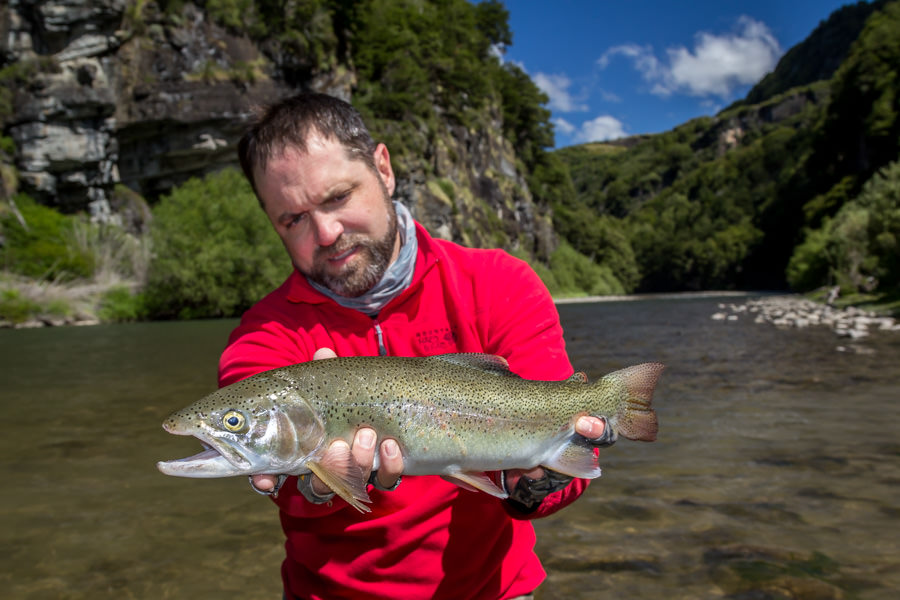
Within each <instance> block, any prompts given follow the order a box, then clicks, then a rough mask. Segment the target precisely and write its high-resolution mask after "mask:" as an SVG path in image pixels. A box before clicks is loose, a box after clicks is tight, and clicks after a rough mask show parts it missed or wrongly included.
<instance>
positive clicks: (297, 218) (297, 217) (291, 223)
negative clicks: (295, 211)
mask: <svg viewBox="0 0 900 600" xmlns="http://www.w3.org/2000/svg"><path fill="white" fill-rule="evenodd" d="M304 219H306V213H300V214H299V215H294V218H292V219H291V220H290V221H288V222H287V224H286V225H285V227H287V228H288V229H290V228H291V227H293V226H294V225H296V224H297V223H299V222H300V221H303V220H304Z"/></svg>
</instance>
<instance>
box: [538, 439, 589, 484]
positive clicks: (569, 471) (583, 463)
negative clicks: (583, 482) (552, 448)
mask: <svg viewBox="0 0 900 600" xmlns="http://www.w3.org/2000/svg"><path fill="white" fill-rule="evenodd" d="M598 454H599V453H598V452H597V451H596V448H594V446H593V445H591V444H590V443H588V442H587V440H585V439H584V438H583V437H581V436H579V435H573V436H572V437H571V438H570V439H569V441H568V442H567V443H566V444H565V445H564V446H562V448H560V450H559V452H557V454H556V456H554V457H553V458H552V459H551V460H549V461H547V462H545V463H544V464H543V465H542V466H544V467H546V468H548V469H553V470H554V471H556V472H557V473H563V474H564V475H568V476H570V477H580V478H582V479H594V478H595V477H600V464H599V461H598V460H597V459H598Z"/></svg>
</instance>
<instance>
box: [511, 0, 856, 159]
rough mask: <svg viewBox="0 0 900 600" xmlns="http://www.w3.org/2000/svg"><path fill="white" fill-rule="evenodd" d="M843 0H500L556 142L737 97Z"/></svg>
mask: <svg viewBox="0 0 900 600" xmlns="http://www.w3.org/2000/svg"><path fill="white" fill-rule="evenodd" d="M845 4H848V1H846V0H843V1H842V0H757V1H755V2H748V1H745V0H740V1H739V0H718V1H712V0H682V1H678V0H671V1H666V0H595V1H590V0H554V1H553V2H549V1H546V2H545V1H541V0H506V2H505V6H506V8H507V10H508V11H509V24H510V29H511V30H512V33H513V43H512V45H511V46H510V47H508V48H507V49H506V53H505V55H504V57H503V60H506V61H512V62H515V63H516V64H518V65H519V66H520V67H522V68H523V69H525V71H526V72H527V73H528V74H529V75H530V76H531V78H532V80H534V81H535V83H537V84H538V86H540V87H541V89H543V90H544V91H545V92H546V93H547V94H548V96H549V97H550V102H549V104H548V108H550V110H551V111H552V112H553V117H552V118H553V122H554V125H555V130H556V146H557V147H563V146H569V145H572V144H579V143H583V142H588V141H599V140H603V139H614V138H617V137H624V136H628V135H634V134H639V133H657V132H660V131H668V130H670V129H672V128H674V127H676V126H677V125H680V124H682V123H684V122H686V121H689V120H690V119H693V118H695V117H699V116H702V115H713V114H715V113H716V112H718V111H719V110H721V109H722V108H725V107H726V106H728V105H729V104H731V103H732V102H733V101H734V100H737V99H739V98H742V97H744V96H745V95H746V94H747V92H748V91H749V90H750V88H751V87H752V86H753V84H754V83H756V82H757V81H759V80H760V79H761V78H762V77H763V76H764V75H765V74H766V73H768V72H770V71H771V70H772V69H774V68H775V65H776V64H777V62H778V59H779V58H781V56H782V55H783V54H784V53H785V52H786V51H787V50H788V49H790V48H791V46H794V45H795V44H797V43H799V42H801V41H803V40H804V39H805V38H806V37H807V36H808V35H809V34H810V33H811V32H812V30H813V29H815V27H816V26H817V25H818V24H819V22H821V21H824V20H826V19H827V18H828V15H830V14H831V13H832V11H834V10H836V9H838V8H840V7H841V6H843V5H845Z"/></svg>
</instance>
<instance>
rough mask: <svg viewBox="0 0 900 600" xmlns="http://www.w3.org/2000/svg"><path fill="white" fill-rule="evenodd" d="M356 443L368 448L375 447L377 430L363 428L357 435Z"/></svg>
mask: <svg viewBox="0 0 900 600" xmlns="http://www.w3.org/2000/svg"><path fill="white" fill-rule="evenodd" d="M356 443H357V444H359V445H360V447H361V448H363V449H365V450H368V449H370V448H374V447H375V432H374V431H372V430H371V429H362V430H360V432H359V433H358V434H357V436H356Z"/></svg>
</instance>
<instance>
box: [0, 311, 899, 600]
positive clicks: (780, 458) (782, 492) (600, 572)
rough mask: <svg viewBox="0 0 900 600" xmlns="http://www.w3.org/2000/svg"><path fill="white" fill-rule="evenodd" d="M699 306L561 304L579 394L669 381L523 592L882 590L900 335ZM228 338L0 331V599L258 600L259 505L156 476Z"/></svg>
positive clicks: (263, 535) (277, 552)
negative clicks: (655, 432) (585, 383)
mask: <svg viewBox="0 0 900 600" xmlns="http://www.w3.org/2000/svg"><path fill="white" fill-rule="evenodd" d="M719 301H720V300H717V299H714V298H713V299H709V298H706V299H696V298H694V299H690V298H684V299H649V300H641V301H630V302H612V303H595V304H572V305H562V306H560V312H561V314H562V318H563V325H564V327H565V329H566V339H567V343H568V348H569V353H570V357H571V359H572V362H573V364H574V365H575V366H576V368H577V369H581V370H584V371H586V372H587V373H588V375H589V376H590V377H591V378H596V377H598V376H600V375H602V374H604V373H606V372H608V371H611V370H614V369H616V368H619V367H623V366H627V365H630V364H634V363H638V362H644V361H651V360H652V361H661V362H664V363H666V365H667V366H668V368H667V370H666V372H665V373H664V374H663V377H662V380H661V381H660V384H659V387H658V388H657V393H656V399H655V406H656V408H657V411H658V413H659V420H660V436H659V440H658V441H657V442H655V443H653V444H644V443H637V442H629V441H627V440H621V441H620V442H619V443H618V444H616V445H615V446H614V447H612V448H610V449H608V450H604V451H603V454H602V463H603V466H604V475H603V477H602V478H600V479H599V480H597V481H595V482H594V483H593V484H592V486H591V487H590V488H589V490H588V492H587V493H586V494H585V495H584V496H583V497H582V498H581V499H579V500H578V502H576V503H575V504H573V505H572V506H570V507H569V508H567V509H566V510H564V511H562V512H560V513H558V514H557V515H554V516H553V517H550V518H548V519H544V520H541V521H538V522H536V523H535V525H536V528H537V530H538V546H537V550H538V553H539V555H540V556H541V557H542V559H543V560H544V563H545V566H546V568H547V571H548V573H549V577H548V579H547V581H546V583H545V584H544V585H543V586H542V587H541V588H540V590H539V591H538V594H537V596H538V598H539V600H549V599H555V598H560V599H564V598H565V599H572V598H584V599H588V598H617V599H631V598H636V599H651V598H652V599H657V598H667V599H671V598H686V599H687V598H733V599H739V600H763V599H773V600H780V599H782V598H785V599H787V598H804V599H806V598H808V599H820V598H825V599H827V598H848V599H852V598H866V599H881V598H884V599H888V598H891V599H893V598H896V597H897V590H900V527H898V523H900V420H898V416H900V404H898V400H900V386H898V375H900V335H898V334H896V333H881V334H879V333H877V332H876V334H875V335H873V336H872V337H871V338H868V339H866V340H864V341H862V342H858V343H853V344H850V343H847V342H845V341H842V340H840V339H838V338H836V337H835V336H834V335H833V334H831V333H830V332H828V331H827V330H825V329H806V330H799V331H798V330H782V329H777V328H775V327H772V326H770V325H761V324H760V325H757V324H753V323H751V322H750V321H749V320H747V319H743V320H740V321H737V322H720V321H712V320H710V315H711V314H712V313H713V312H716V311H717V310H718V309H717V307H716V304H717V303H718V302H719ZM233 326H234V322H233V321H209V322H190V323H147V324H135V325H120V326H100V327H91V328H56V329H42V330H19V331H13V330H4V331H0V364H2V367H0V368H2V387H0V390H2V391H0V406H2V416H3V419H2V421H3V425H4V430H5V431H4V434H3V435H2V436H0V449H2V452H0V480H2V482H3V483H2V484H0V489H2V494H0V548H2V558H0V565H2V569H0V597H3V598H16V599H18V598H35V599H38V598H212V597H216V598H241V599H242V600H243V599H254V598H260V599H274V598H280V589H281V584H280V575H279V567H280V562H281V558H282V552H283V549H282V534H281V531H280V528H279V526H278V523H277V514H276V511H275V508H274V506H273V505H271V503H270V502H269V501H268V500H266V499H264V498H262V497H260V496H257V495H256V494H253V493H252V492H251V491H250V490H249V487H248V486H247V483H246V480H245V479H243V478H230V479H222V480H185V479H179V478H171V477H165V476H163V475H161V474H159V473H158V472H157V470H156V468H155V463H156V461H157V460H160V459H169V458H176V457H180V456H186V455H188V454H193V453H194V452H196V451H197V450H198V449H199V445H198V444H197V443H196V442H195V441H194V440H191V439H187V438H180V437H175V436H170V435H167V434H166V433H164V432H163V431H162V429H161V428H160V424H161V422H162V420H163V418H164V417H165V416H166V415H167V414H168V413H169V412H171V411H172V410H174V409H176V408H181V407H182V406H184V405H186V404H188V403H189V402H191V401H193V400H195V399H197V398H199V397H200V396H201V395H204V394H206V393H208V392H209V391H211V390H212V389H214V387H215V365H216V361H217V357H218V353H219V352H220V351H221V348H222V346H223V345H224V343H225V339H226V336H227V334H228V332H229V331H230V329H231V328H232V327H233ZM838 346H843V349H844V350H845V351H839V350H838Z"/></svg>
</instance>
